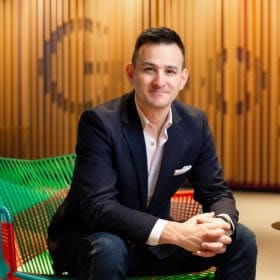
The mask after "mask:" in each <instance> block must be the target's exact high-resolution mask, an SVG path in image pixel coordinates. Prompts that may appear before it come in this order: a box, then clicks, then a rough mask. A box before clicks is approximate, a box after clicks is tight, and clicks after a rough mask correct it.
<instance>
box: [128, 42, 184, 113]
mask: <svg viewBox="0 0 280 280" xmlns="http://www.w3.org/2000/svg"><path fill="white" fill-rule="evenodd" d="M183 61H184V58H183V55H182V53H181V51H180V49H179V47H178V46H177V45H176V44H144V45H142V46H141V48H140V49H139V51H138V55H137V58H136V62H135V66H133V65H132V64H129V65H128V66H127V69H126V71H127V76H128V78H129V80H130V81H131V83H132V85H133V87H134V89H135V93H136V98H137V101H138V103H139V105H140V107H141V109H142V110H143V112H145V111H147V110H148V111H150V110H161V109H163V110H164V109H169V107H170V105H171V103H172V101H173V100H174V99H175V98H176V97H177V95H178V93H179V91H180V90H181V89H182V88H183V87H184V86H185V84H186V82H187V80H188V72H187V70H186V69H182V65H183Z"/></svg>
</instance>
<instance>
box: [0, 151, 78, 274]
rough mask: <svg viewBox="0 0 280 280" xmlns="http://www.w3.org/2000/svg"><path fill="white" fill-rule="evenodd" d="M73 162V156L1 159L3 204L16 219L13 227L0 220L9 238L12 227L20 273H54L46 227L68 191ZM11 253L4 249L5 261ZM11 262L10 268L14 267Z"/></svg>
mask: <svg viewBox="0 0 280 280" xmlns="http://www.w3.org/2000/svg"><path fill="white" fill-rule="evenodd" d="M74 160H75V156H74V155H72V154H71V155H65V156H60V157H52V158H44V159H38V160H22V159H7V158H0V188H1V194H0V204H2V205H4V206H5V207H6V208H7V209H8V210H9V212H10V214H11V216H12V218H13V224H12V225H11V224H9V222H7V221H1V223H2V229H1V230H2V233H3V232H4V233H5V232H6V234H7V235H8V234H9V230H10V227H11V226H13V229H14V236H13V238H14V242H15V255H16V256H15V259H16V267H17V269H18V270H20V271H23V272H31V273H42V274H53V270H52V266H51V260H50V256H49V254H48V251H47V244H46V236H47V226H48V224H49V222H50V219H51V217H52V216H53V214H54V212H55V210H56V209H57V207H58V206H59V204H60V203H61V202H62V200H63V199H64V197H65V195H66V193H67V192H68V189H69V185H70V182H71V177H72V173H73V168H74ZM2 217H3V216H2ZM7 250H9V252H8V251H7ZM10 250H11V248H8V247H7V248H6V249H5V248H3V251H4V257H5V258H6V259H9V258H10V257H11V256H10V254H11V252H10ZM12 260H13V258H11V259H10V261H8V263H9V266H11V265H12V266H13V264H12V262H13V261H12Z"/></svg>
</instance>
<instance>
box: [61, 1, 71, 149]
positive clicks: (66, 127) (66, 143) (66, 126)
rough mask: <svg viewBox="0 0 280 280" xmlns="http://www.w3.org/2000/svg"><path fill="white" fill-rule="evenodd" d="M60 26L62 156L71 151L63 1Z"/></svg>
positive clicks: (66, 9)
mask: <svg viewBox="0 0 280 280" xmlns="http://www.w3.org/2000/svg"><path fill="white" fill-rule="evenodd" d="M62 26H63V39H62V93H63V104H62V108H63V118H62V122H63V142H62V146H63V147H62V154H66V153H68V151H71V150H73V149H72V148H73V147H71V146H70V138H71V135H70V114H71V113H70V102H69V100H70V94H69V89H70V87H69V82H70V77H69V72H70V71H69V68H70V66H69V47H70V46H69V45H70V44H69V34H70V18H69V1H68V0H63V3H62Z"/></svg>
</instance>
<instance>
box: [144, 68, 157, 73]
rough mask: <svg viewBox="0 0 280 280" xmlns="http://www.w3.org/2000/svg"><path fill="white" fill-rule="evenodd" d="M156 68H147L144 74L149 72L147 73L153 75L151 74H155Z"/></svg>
mask: <svg viewBox="0 0 280 280" xmlns="http://www.w3.org/2000/svg"><path fill="white" fill-rule="evenodd" d="M154 71H155V70H154V68H152V67H147V68H144V72H147V73H151V72H154Z"/></svg>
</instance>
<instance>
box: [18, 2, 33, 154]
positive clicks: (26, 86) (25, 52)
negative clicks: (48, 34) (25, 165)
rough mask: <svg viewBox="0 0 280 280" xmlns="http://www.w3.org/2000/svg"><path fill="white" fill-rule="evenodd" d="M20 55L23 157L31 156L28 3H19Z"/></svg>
mask: <svg viewBox="0 0 280 280" xmlns="http://www.w3.org/2000/svg"><path fill="white" fill-rule="evenodd" d="M21 17H22V24H21V34H25V36H24V37H23V36H21V37H20V38H21V40H22V42H21V54H20V58H21V61H20V65H21V69H20V73H21V78H22V81H21V89H22V94H21V97H20V98H21V112H22V115H21V116H20V118H21V120H22V128H23V133H22V139H21V141H22V154H23V156H24V157H30V156H31V141H30V140H31V138H30V137H31V129H30V128H31V115H30V109H31V108H30V89H31V87H30V84H31V75H30V57H31V53H30V45H31V44H30V42H31V30H30V26H31V25H30V24H31V22H30V7H29V3H28V1H26V0H24V1H21Z"/></svg>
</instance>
